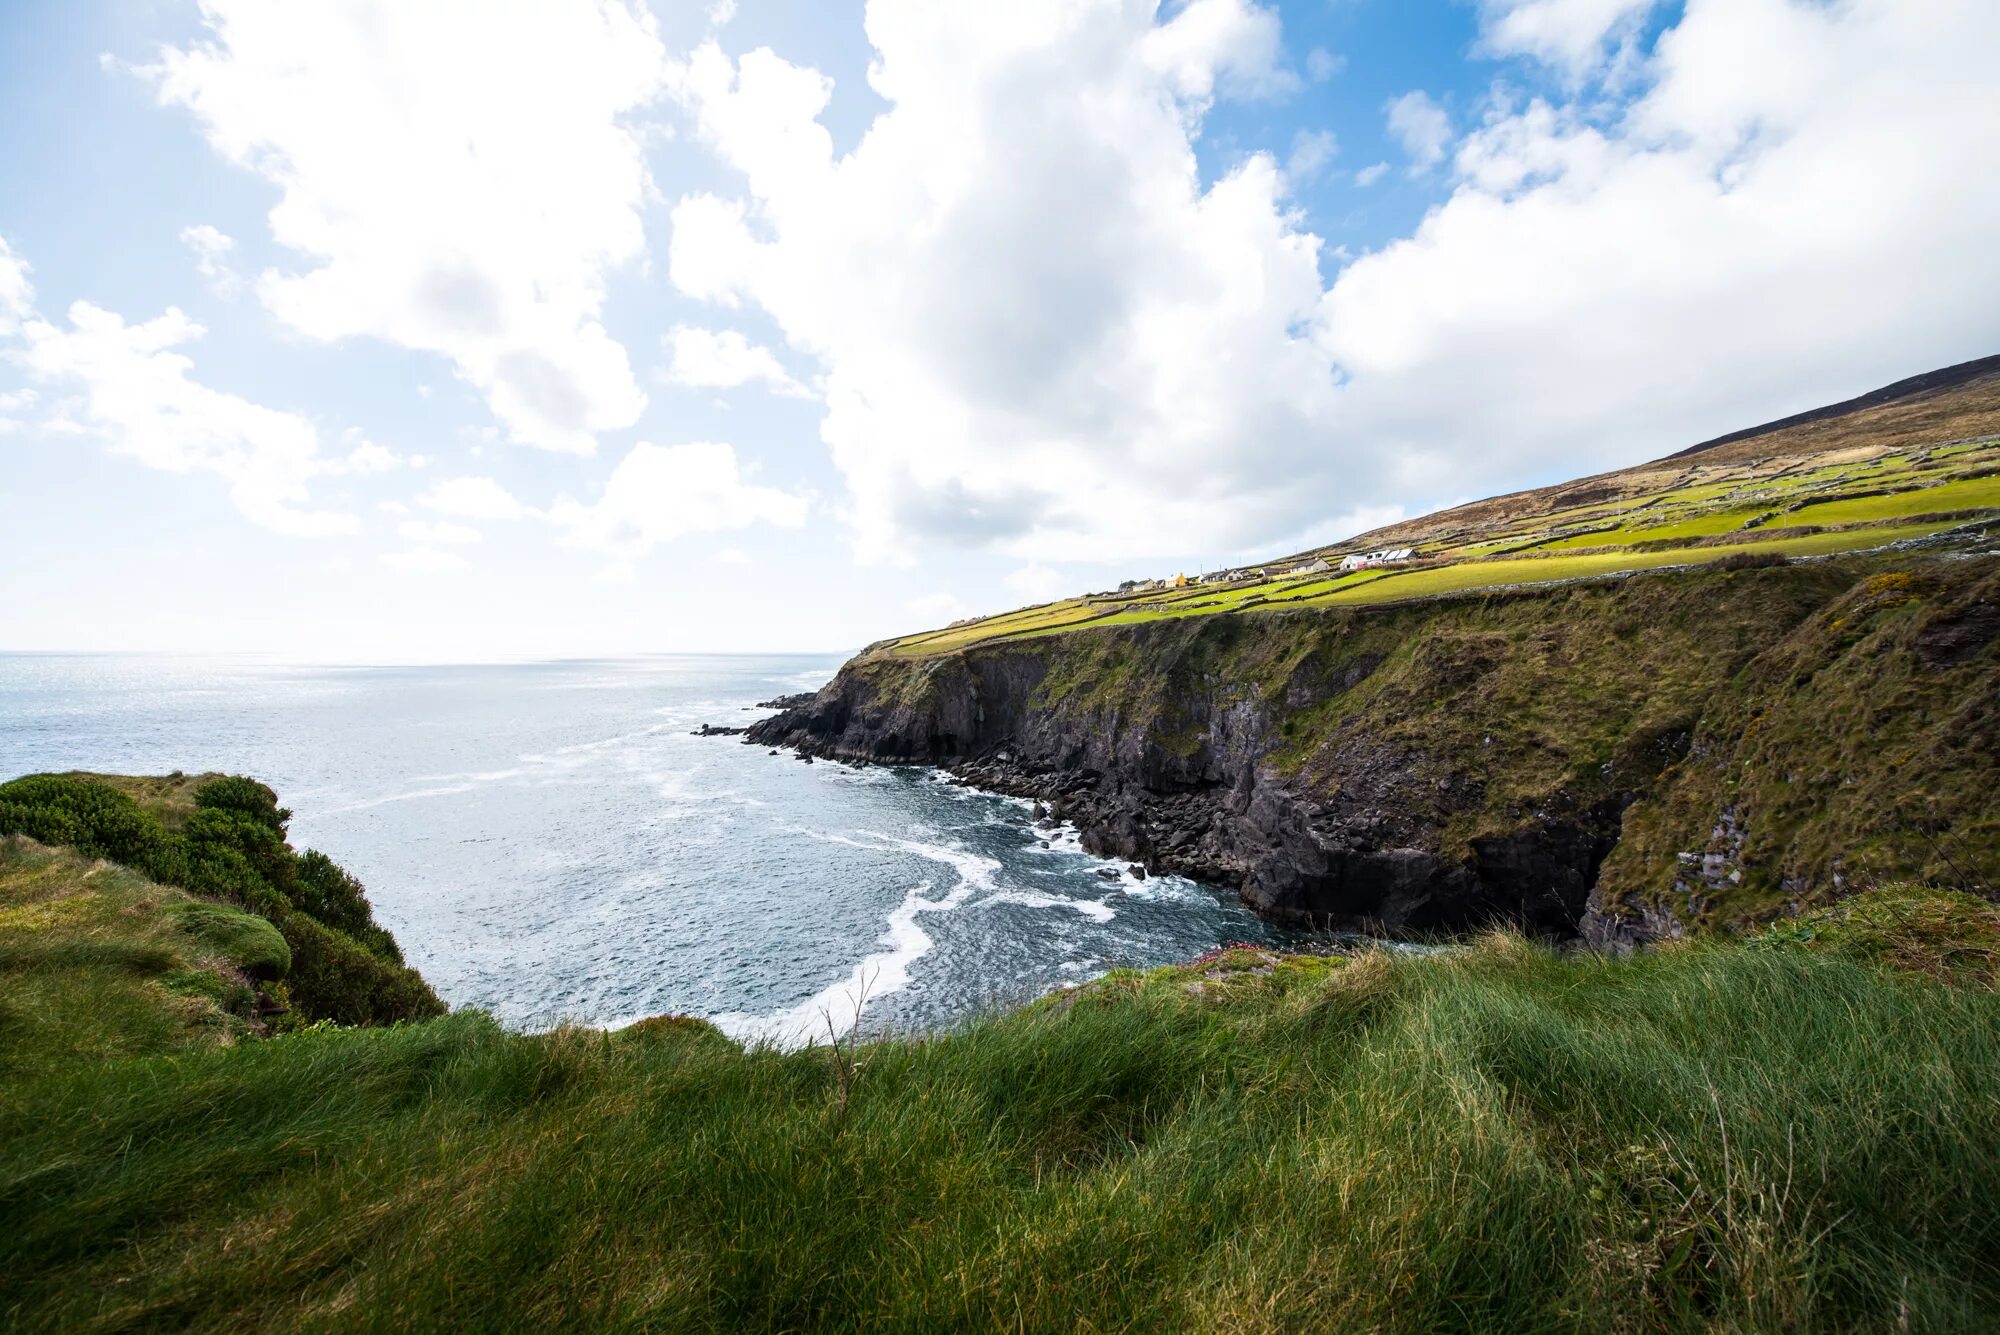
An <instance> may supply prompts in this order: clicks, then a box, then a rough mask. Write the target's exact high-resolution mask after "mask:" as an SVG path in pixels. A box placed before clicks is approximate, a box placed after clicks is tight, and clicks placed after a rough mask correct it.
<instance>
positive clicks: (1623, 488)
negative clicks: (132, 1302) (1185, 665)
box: [874, 418, 2000, 656]
mask: <svg viewBox="0 0 2000 1335" xmlns="http://www.w3.org/2000/svg"><path fill="white" fill-rule="evenodd" d="M1950 420H1951V419H1948V418H1947V419H1946V420H1945V425H1946V426H1948V425H1949V422H1950ZM1840 439H1841V440H1842V442H1843V447H1842V448H1841V449H1839V450H1838V451H1834V452H1832V453H1831V455H1830V454H1828V453H1820V454H1807V455H1805V456H1803V457H1801V456H1800V455H1798V454H1792V455H1789V456H1786V455H1774V456H1772V457H1769V458H1754V457H1753V458H1749V459H1745V458H1744V457H1743V452H1744V449H1745V443H1740V442H1739V443H1736V444H1733V445H1731V446H1730V447H1729V449H1728V450H1727V451H1726V453H1727V454H1728V455H1729V457H1728V458H1726V459H1722V460H1718V461H1716V462H1714V463H1704V462H1702V459H1701V457H1700V456H1694V457H1687V458H1676V459H1672V460H1663V461H1661V462H1660V463H1658V464H1651V465H1644V466H1641V467H1640V468H1637V469H1630V470H1627V471H1626V472H1625V473H1621V474H1608V475H1606V477H1605V478H1604V479H1591V480H1589V481H1590V482H1591V483H1593V484H1596V483H1601V484H1602V485H1590V486H1585V485H1582V484H1569V485H1568V486H1567V487H1564V488H1550V489H1547V490H1545V491H1541V492H1524V493H1521V494H1520V495H1518V496H1515V497H1501V498H1496V500H1494V501H1482V502H1479V503H1477V504H1475V505H1471V506H1463V507H1460V508H1459V509H1457V510H1452V511H1445V512H1442V513H1440V514H1438V515H1433V516H1428V517H1426V518H1425V519H1421V520H1411V521H1405V522H1404V523H1401V524H1397V525H1394V526H1392V527H1390V528H1387V529H1381V530H1377V531H1375V532H1373V533H1364V534H1361V535H1359V536H1358V537H1355V538H1353V539H1350V540H1348V541H1346V542H1342V543H1337V544H1334V545H1332V546H1329V547H1324V548H1318V549H1315V550H1313V551H1309V552H1301V553H1298V554H1295V555H1293V556H1289V557H1286V558H1284V559H1283V560H1280V561H1275V562H1272V563H1269V564H1268V565H1265V566H1263V567H1260V568H1257V569H1255V570H1252V571H1249V572H1247V573H1246V574H1245V575H1244V577H1241V578H1237V579H1234V580H1225V581H1210V582H1202V583H1196V584H1190V585H1188V586H1186V587H1182V588H1157V589H1139V590H1129V591H1123V592H1106V593H1093V594H1087V595H1084V596H1082V597H1077V598H1068V599H1063V600H1061V601H1058V602H1053V603H1045V604H1042V605H1039V606H1035V607H1024V608H1020V609H1017V610H1015V611H1011V612H1006V613H1002V614H1000V615H997V616H991V617H983V618H974V619H970V620H967V621H963V622H960V623H957V624H955V625H951V626H946V627H943V628H942V629H938V630H932V631H926V632H923V633H920V634H915V635H907V636H903V637H901V638H898V639H895V640H890V641H886V642H884V643H882V644H879V645H877V646H875V647H874V652H877V653H887V654H893V655H897V656H922V655H930V654H941V653H951V652H954V651H956V650H960V649H965V648H969V647H971V646H973V645H979V644H991V643H994V642H997V641H1005V640H1014V639H1027V638H1034V637H1038V636H1043V635H1049V634H1054V633H1057V632H1060V631H1066V630H1073V629H1076V628H1078V627H1082V626H1086V625H1088V626H1117V625H1128V624H1131V623H1134V622H1141V621H1156V620H1164V619H1170V618H1180V617H1191V616H1216V615H1224V614H1230V615H1256V614H1258V613H1260V612H1267V611H1272V610H1281V611H1282V610H1287V609H1292V608H1297V607H1300V606H1322V605H1342V606H1351V605H1355V604H1368V603H1389V602H1399V601H1402V600H1405V599H1410V598H1423V597H1428V596H1434V595H1438V594H1447V593H1463V592H1467V591H1472V590H1477V589H1489V588H1490V589H1500V588H1508V587H1513V586H1519V585H1529V584H1542V583H1547V582H1550V581H1557V580H1568V579H1585V578H1593V577H1602V576H1610V575H1617V574H1622V573H1625V572H1628V571H1639V570H1657V569H1663V568H1668V567H1672V566H1677V565H1687V564H1694V563H1698V562H1704V561H1712V560H1718V559H1721V558H1725V557H1730V556H1756V555H1769V556H1775V557H1786V558H1799V557H1812V556H1826V555H1833V554H1836V553H1842V552H1857V551H1866V550H1870V549H1873V548H1876V547H1882V546H1886V545H1888V544H1890V543H1895V542H1902V541H1906V540H1909V539H1912V538H1922V537H1927V536H1930V535H1934V534H1939V533H1943V532H1945V531H1947V530H1951V529H1956V528H1960V527H1964V526H1967V525H1974V526H1983V525H1984V524H1986V523H1990V522H1993V521H2000V437H1993V436H1987V437H1983V438H1980V439H1975V440H1969V441H1967V440H1952V441H1946V442H1941V443H1936V444H1918V445H1903V446H1900V447H1898V448H1893V449H1892V448H1886V447H1879V448H1873V449H1870V448H1867V447H1865V446H1854V445H1852V444H1849V443H1847V442H1848V440H1849V437H1847V436H1842V437H1840ZM1607 492H1612V493H1616V494H1615V495H1610V496H1607V494H1606V493H1607ZM1565 496H1567V497H1569V498H1571V499H1570V500H1569V501H1568V502H1567V503H1565V499H1564V498H1565ZM1392 544H1393V545H1407V546H1411V547H1414V548H1415V557H1414V559H1412V560H1411V561H1409V562H1407V563H1402V564H1399V565H1396V566H1388V567H1377V568H1373V569H1364V570H1360V571H1355V572H1352V573H1347V574H1338V573H1336V574H1328V573H1318V574H1313V573H1306V572H1305V570H1304V567H1307V566H1310V565H1312V564H1313V563H1314V562H1315V561H1318V560H1322V559H1323V560H1325V561H1327V562H1328V563H1329V564H1331V565H1333V566H1335V567H1336V568H1337V567H1338V565H1339V563H1340V561H1341V559H1342V558H1343V557H1345V556H1348V555H1350V554H1352V553H1357V552H1365V551H1370V550H1373V549H1376V548H1379V547H1383V546H1387V545H1392Z"/></svg>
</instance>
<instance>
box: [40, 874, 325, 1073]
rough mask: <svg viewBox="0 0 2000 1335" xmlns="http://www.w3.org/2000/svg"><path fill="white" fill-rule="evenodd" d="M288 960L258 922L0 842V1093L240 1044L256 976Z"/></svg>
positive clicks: (130, 878)
mask: <svg viewBox="0 0 2000 1335" xmlns="http://www.w3.org/2000/svg"><path fill="white" fill-rule="evenodd" d="M284 953H285V943H284V939H283V938H282V937H280V936H279V935H278V933H277V931H276V929H275V928H273V927H271V926H270V924H268V923H266V922H264V921H263V920H262V919H261V918H255V917H252V916H251V915H250V914H247V913H242V912H239V911H237V910H234V909H230V908H227V907H225V906H222V905H209V904H204V903H202V902H201V901H198V900H196V899H195V898H194V897H193V896H191V895H188V894H186V893H185V892H183V891H179V890H174V889H170V888H168V887H165V886H160V885H155V884H153V883H152V882H151V881H148V880H147V879H146V878H145V877H143V876H141V875H139V874H138V873H136V872H133V871H128V870H126V869H125V868H123V867H118V866H114V865H112V864H111V863H108V862H98V861H95V860H93V859H90V858H86V857H83V856H81V855H79V854H77V853H75V852H74V851H72V850H68V849H52V848H45V847H43V846H42V845H40V844H37V843H35V842H33V841H32V840H27V839H22V838H20V837H18V836H9V837H5V838H0V1084H5V1083H8V1082H12V1081H16V1080H22V1079H25V1078H27V1077H29V1076H31V1075H36V1074H43V1075H46V1074H48V1073H50V1072H52V1071H58V1070H63V1069H70V1068H73V1067H74V1066H76V1065H77V1064H78V1063H84V1062H95V1061H103V1060H106V1059H109V1058H114V1057H138V1056H151V1055H155V1054H160V1053H169V1052H178V1051H182V1050H185V1049H187V1048H190V1047H198V1046H203V1045H208V1044H217V1043H233V1042H235V1041H237V1040H238V1039H240V1038H242V1037H245V1036H246V1035H248V1034H250V1033H251V1032H253V1031H254V1029H255V1028H256V1025H255V1023H254V1019H253V1015H252V1010H253V1006H254V1003H255V1000H256V997H255V992H254V990H253V988H252V986H251V972H252V971H253V970H255V971H257V972H266V971H267V970H268V968H269V966H270V965H271V963H272V962H273V960H274V959H275V957H276V956H277V955H279V954H284ZM286 959H287V962H289V956H288V955H286ZM279 972H280V973H281V974H282V972H283V971H282V970H279Z"/></svg>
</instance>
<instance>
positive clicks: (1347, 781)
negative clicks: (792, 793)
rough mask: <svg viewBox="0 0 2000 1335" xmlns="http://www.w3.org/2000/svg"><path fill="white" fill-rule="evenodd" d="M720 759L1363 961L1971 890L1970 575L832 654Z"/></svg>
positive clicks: (1729, 577) (1987, 869)
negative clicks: (1347, 948) (836, 660)
mask: <svg viewBox="0 0 2000 1335" xmlns="http://www.w3.org/2000/svg"><path fill="white" fill-rule="evenodd" d="M746 740H747V741H750V742H754V743H759V744H765V745H781V746H787V747H792V748H796V749H798V750H800V751H802V752H804V753H806V754H808V755H814V756H820V757H826V758H835V759H841V760H848V761H861V762H869V763H917V764H928V765H940V766H944V767H947V768H949V769H951V770H952V771H954V772H955V773H958V774H960V775H962V776H963V777H965V778H967V779H968V780H969V781H972V782H975V783H978V784H981V785H982V786H986V787H991V788H995V789H998V790H1001V791H1006V792H1011V793H1015V794H1018V795H1023V796H1032V797H1035V798H1038V799H1040V800H1043V801H1046V802H1047V803H1048V804H1049V805H1050V807H1051V808H1052V810H1053V811H1054V812H1055V814H1057V815H1059V816H1061V817H1064V818H1066V819H1070V820H1074V821H1076V822H1077V823H1078V825H1080V826H1081V827H1082V829H1083V831H1084V835H1085V841H1086V844H1087V846H1088V847H1090V848H1092V849H1093V850H1094V851H1098V852H1101V853H1103V854H1105V855H1108V856H1116V857H1125V858H1131V859H1134V860H1137V861H1141V862H1143V863H1144V864H1145V865H1147V866H1148V867H1149V868H1151V869H1153V870H1155V871H1162V870H1167V871H1175V872H1180V873H1183V874H1186V875H1191V876H1195V877H1199V878H1202V879H1205V880H1210V881H1215V882H1220V883H1224V884H1230V885H1235V886H1238V887H1240V889H1241V892H1242V894H1243V897H1244V899H1245V900H1246V901H1247V902H1248V903H1249V904H1250V905H1252V906H1253V907H1254V908H1256V909H1257V910H1259V911H1261V912H1263V913H1265V914H1267V915H1269V916H1272V917H1274V918H1278V919H1282V920H1287V921H1293V922H1300V923H1312V924H1316V925H1326V926H1336V927H1352V928H1359V929H1364V930H1371V931H1387V932H1411V931H1422V930H1450V929H1457V928H1465V927H1470V926H1475V925H1478V924H1480V923H1483V922H1487V921H1496V920H1497V921H1509V922H1514V923H1518V924H1521V925H1523V926H1524V927H1527V928H1528V929H1530V930H1535V931H1541V932H1545V933H1550V934H1558V935H1561V934H1570V933H1581V934H1582V935H1584V936H1585V937H1587V938H1588V939H1590V940H1592V941H1595V942H1598V943H1606V944H1609V943H1621V942H1632V941H1642V940H1648V939H1654V938H1658V937H1663V936H1675V935H1679V934H1681V933H1683V932H1685V931H1688V930H1691V929H1693V928H1696V927H1700V926H1715V925H1728V924H1732V923H1736V922H1742V921H1749V920H1754V919H1757V918H1762V917H1770V916H1773V915H1776V914H1780V913H1783V912H1786V911H1789V910H1790V909H1791V908H1792V907H1794V906H1796V905H1800V904H1803V903H1807V902H1811V901H1814V900H1818V899H1824V898H1827V897H1831V896H1834V895H1837V894H1839V893H1841V892H1842V891H1843V890H1845V889H1847V888H1849V887H1850V886H1852V885H1854V884H1856V883H1858V881H1859V880H1860V879H1862V878H1868V877H1876V878H1887V877H1891V876H1905V875H1908V876H1922V877H1925V878H1927V879H1931V880H1937V881H1941V882H1945V883H1959V882H1962V881H1965V880H1967V879H1976V878H1979V877H1985V878H1986V879H1988V881H1989V882H1990V880H1991V879H1992V877H1993V874H1994V872H1995V871H1996V870H2000V867H1996V865H1995V864H1996V863H2000V856H1996V851H1997V850H2000V797H1996V783H1995V781H1996V779H2000V772H1996V766H2000V559H1995V558H1992V557H1976V558H1965V557H1953V556H1946V555H1936V554H1930V555H1918V554H1901V555H1898V556H1894V557H1873V558H1866V559H1852V560H1844V561H1825V562H1815V563H1810V564H1798V565H1782V564H1778V565H1768V566H1761V567H1753V568H1734V569H1731V568H1720V567H1708V568H1699V569H1695V570H1689V571H1677V572H1672V573H1665V574H1656V575H1642V576H1635V577H1632V578H1628V579H1624V580H1619V581H1615V582H1610V583H1593V584H1578V585H1571V586H1567V587H1560V588H1553V589H1540V590H1520V591H1514V592H1509V593H1489V594H1483V595H1475V596H1466V597H1461V598H1455V599H1445V600H1438V601H1433V602H1427V603H1416V604H1404V605H1400V606H1389V607H1380V608H1351V609H1327V610H1318V611H1303V612H1288V613H1278V612H1267V613H1258V614H1251V615H1236V616H1219V617H1201V618H1192V619H1186V620H1180V621H1160V622H1153V623H1147V624H1140V625H1127V626H1112V627H1102V628H1094V629H1085V630H1078V631H1072V632H1068V633H1064V634H1059V635H1050V636H1047V637H1045V638H1042V639H1036V640H1025V641H1013V642H1009V643H1005V644H997V645H992V646H988V647H974V648H970V649H967V650H963V651H960V652H956V653H951V654H945V655H937V656H929V657H896V656H891V655H884V654H873V655H871V654H863V655H862V656H860V657H858V658H856V659H854V660H853V661H851V662H850V663H848V664H847V665H846V666H845V667H844V668H842V670H841V672H840V674H839V675H838V677H836V679H835V680H834V681H833V682H831V683H829V684H828V685H827V686H826V687H825V688H824V689H823V690H821V691H820V692H819V693H818V694H817V695H816V696H815V697H813V698H812V699H811V701H810V702H808V703H805V704H803V705H800V706H798V707H796V708H793V709H790V710H787V711H785V712H784V713H781V714H779V715H777V716H775V717H773V718H771V719H768V720H765V721H764V722H761V723H759V724H757V725H756V726H755V727H754V728H752V729H751V732H750V734H749V736H748V738H746Z"/></svg>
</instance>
